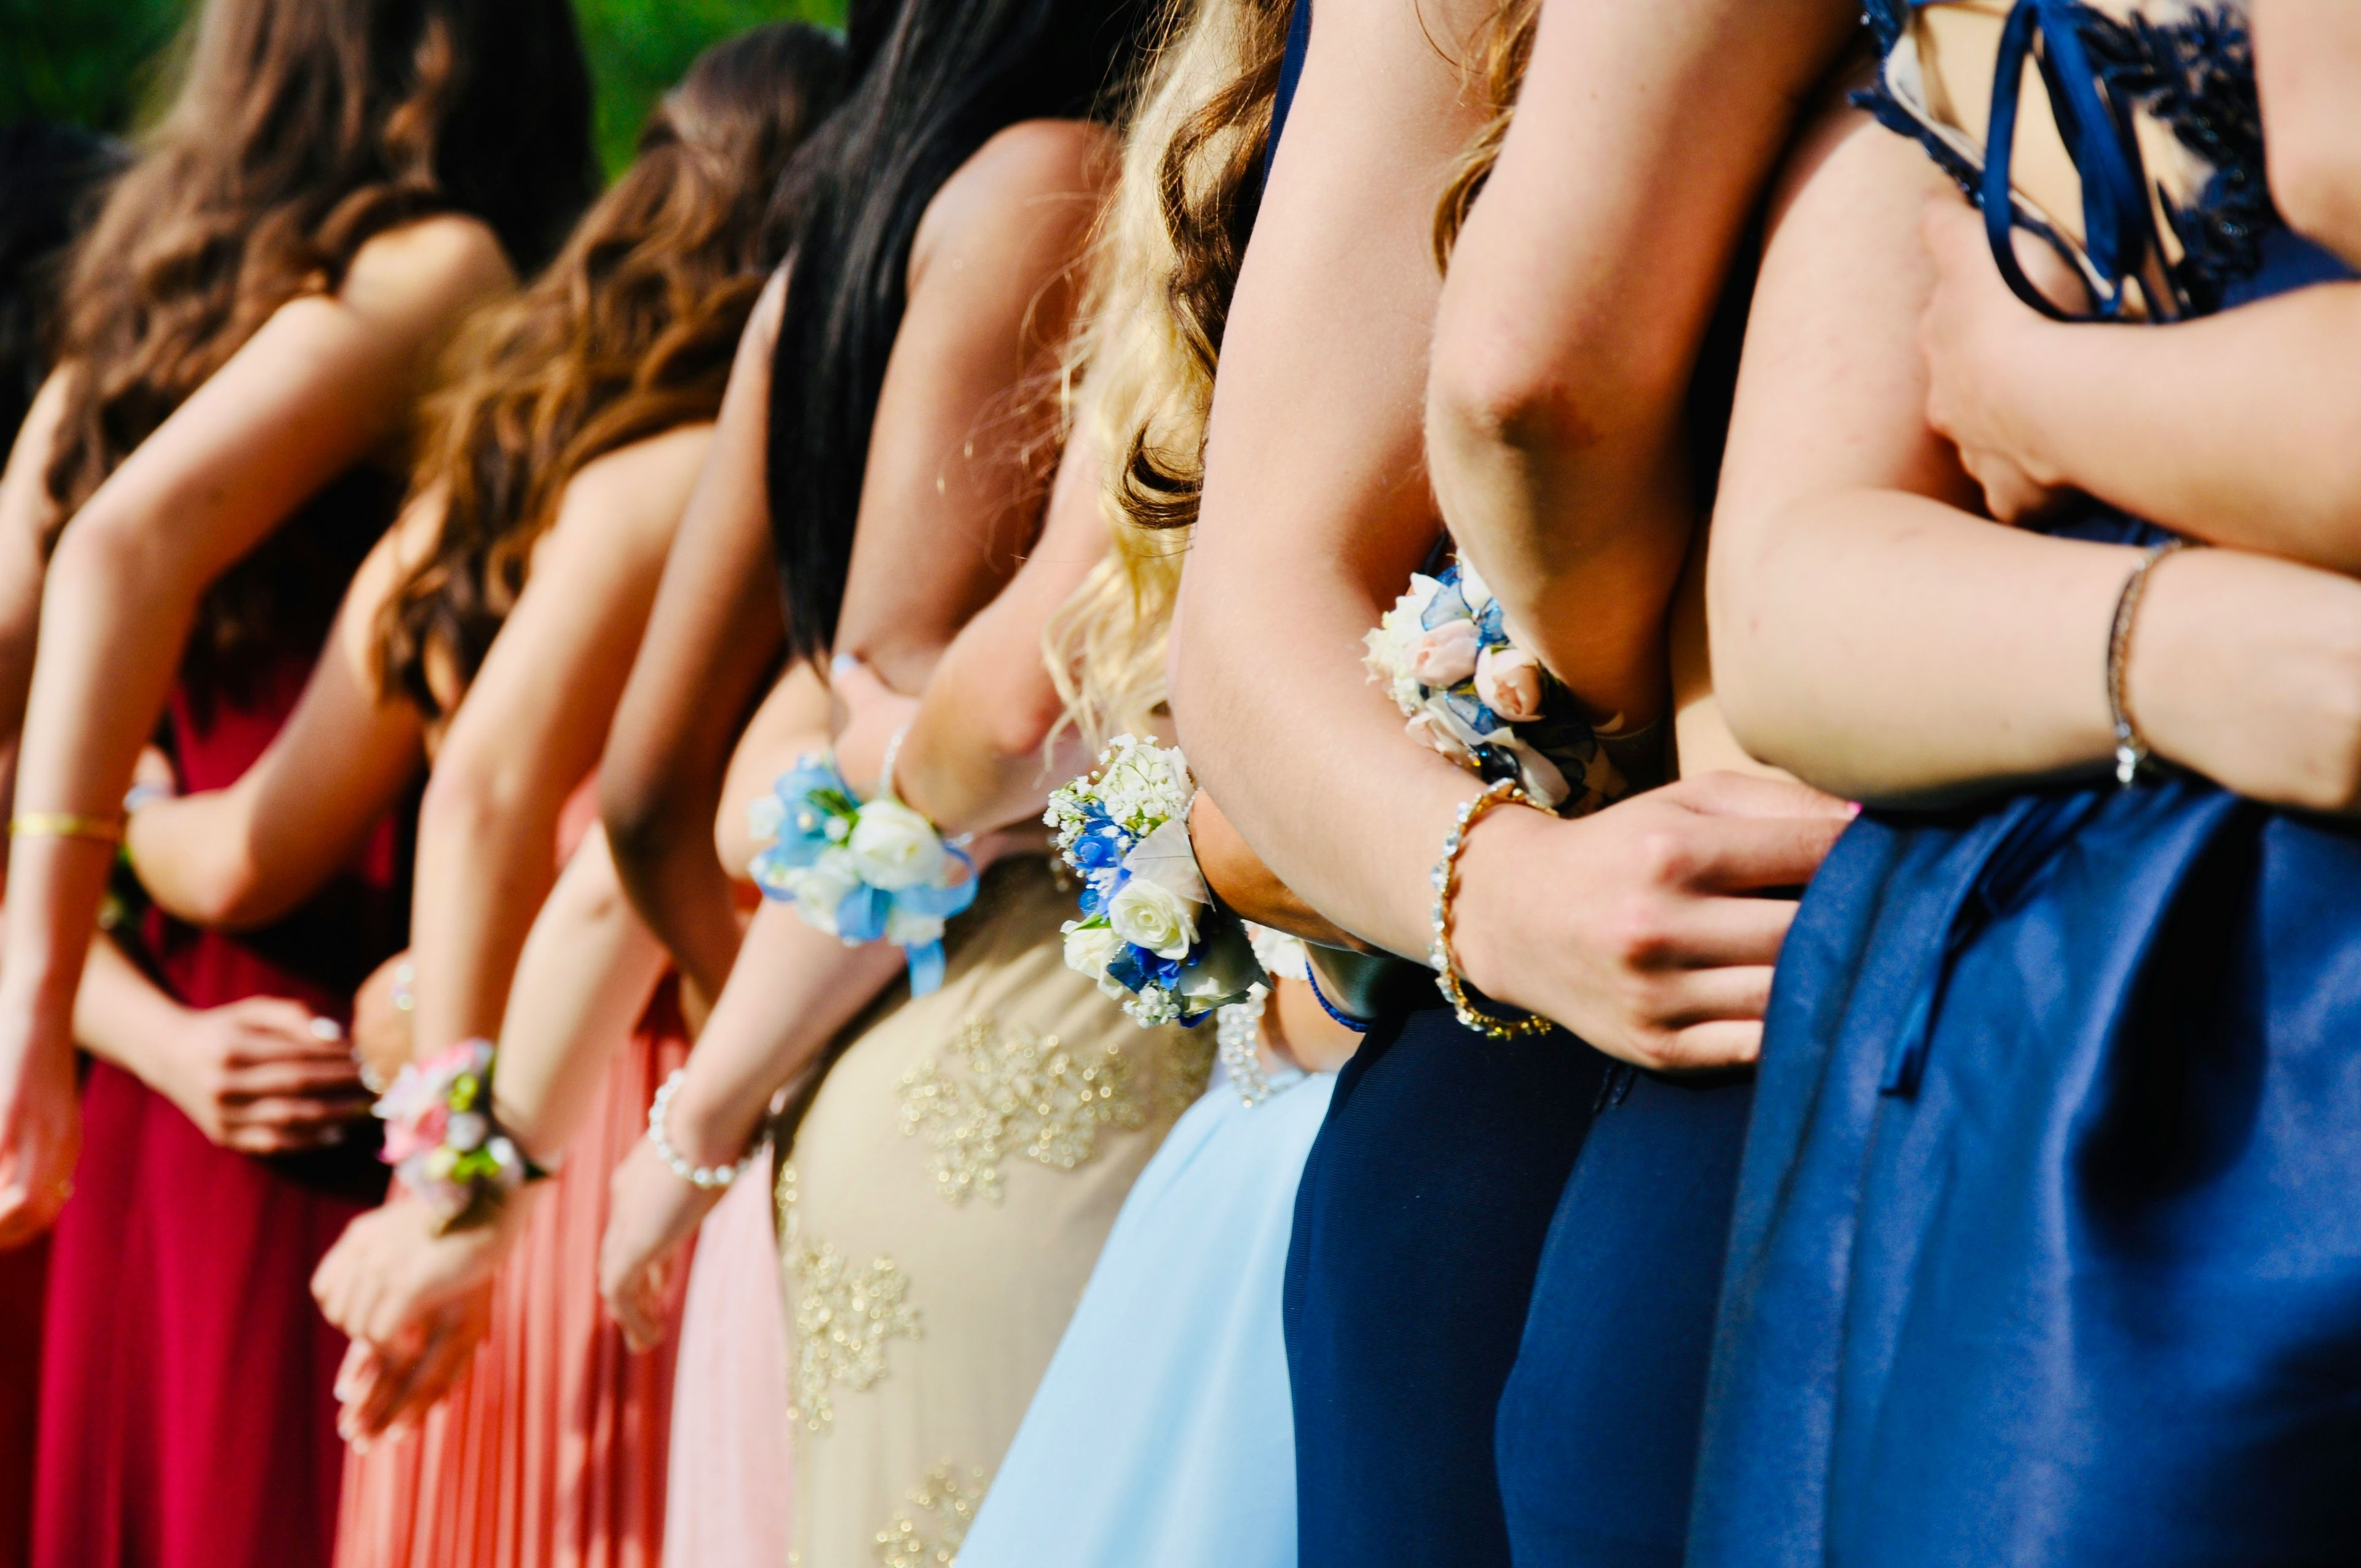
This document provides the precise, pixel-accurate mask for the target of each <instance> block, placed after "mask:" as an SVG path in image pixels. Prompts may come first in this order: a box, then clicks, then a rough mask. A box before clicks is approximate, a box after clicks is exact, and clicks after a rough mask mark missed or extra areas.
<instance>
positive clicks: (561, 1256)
mask: <svg viewBox="0 0 2361 1568" xmlns="http://www.w3.org/2000/svg"><path fill="white" fill-rule="evenodd" d="M687 1054H688V1042H687V1037H686V1031H685V1030H684V1029H683V1028H682V1026H681V1022H680V1014H679V1012H678V1009H677V1008H676V1006H675V1003H674V1001H673V992H672V987H671V986H670V985H669V984H666V985H664V986H663V987H661V988H660V989H659V990H658V992H657V993H656V997H655V1000H654V1001H653V1003H650V1005H649V1007H648V1009H647V1013H646V1015H645V1016H644V1017H643V1018H642V1021H641V1025H640V1028H639V1030H638V1032H637V1034H636V1035H635V1036H633V1038H632V1040H631V1045H630V1046H629V1047H627V1048H626V1049H625V1050H624V1051H623V1052H622V1053H621V1054H620V1056H619V1057H617V1058H616V1060H615V1062H614V1064H613V1066H611V1067H610V1068H609V1069H608V1072H607V1078H606V1083H605V1086H604V1087H603V1089H602V1090H601V1091H600V1094H599V1099H598V1106H597V1108H596V1109H595V1110H594V1111H593V1113H592V1114H591V1118H590V1121H589V1122H588V1124H587V1125H586V1126H585V1127H584V1129H583V1130H582V1132H581V1133H579V1134H578V1135H576V1137H575V1139H574V1141H573V1142H572V1143H571V1144H569V1145H568V1146H567V1147H566V1157H565V1160H564V1162H563V1164H562V1166H561V1168H560V1171H559V1174H558V1175H557V1176H555V1178H553V1179H552V1186H553V1187H554V1188H555V1190H554V1191H552V1192H550V1193H548V1194H545V1195H544V1197H543V1198H542V1200H541V1201H539V1202H538V1203H536V1204H535V1205H534V1206H533V1212H532V1214H531V1216H530V1217H529V1219H528V1220H527V1222H526V1229H525V1233H524V1234H523V1236H522V1238H521V1240H520V1242H519V1245H518V1248H517V1251H516V1253H515V1254H514V1255H512V1256H511V1257H510V1259H509V1260H508V1262H507V1263H506V1264H505V1265H503V1266H502V1267H501V1271H500V1279H499V1281H498V1283H497V1284H496V1285H495V1286H494V1288H493V1298H492V1323H491V1330H490V1332H489V1334H488V1335H487V1337H486V1339H485V1341H484V1343H483V1345H482V1346H481V1348H479V1349H478V1351H477V1353H476V1359H475V1362H474V1364H473V1365H471V1366H470V1367H469V1369H468V1371H467V1376H465V1377H464V1378H463V1379H462V1380H461V1381H460V1383H459V1386H458V1387H456V1389H454V1390H453V1391H452V1393H451V1395H450V1396H449V1397H448V1398H445V1400H444V1401H443V1402H442V1403H441V1404H440V1405H438V1406H437V1407H435V1409H434V1410H433V1411H432V1412H431V1413H430V1414H429V1415H428V1416H427V1417H426V1419H425V1420H424V1421H423V1422H422V1423H421V1424H420V1426H419V1427H418V1429H417V1430H416V1431H413V1432H412V1433H410V1434H409V1435H407V1436H404V1437H402V1438H400V1439H398V1440H396V1441H393V1442H381V1443H379V1444H377V1445H376V1446H374V1447H373V1448H371V1449H370V1450H369V1451H368V1453H363V1454H352V1455H350V1456H349V1457H348V1458H347V1459H346V1464H345V1476H344V1482H345V1485H344V1512H343V1518H342V1522H341V1526H340V1528H339V1530H338V1531H337V1537H336V1563H337V1565H338V1568H655V1565H656V1564H657V1563H660V1562H662V1561H663V1545H664V1478H665V1453H666V1436H667V1431H668V1429H669V1427H670V1424H671V1415H672V1405H673V1363H674V1357H675V1346H676V1344H677V1341H678V1335H677V1332H675V1333H674V1334H673V1335H671V1336H668V1337H667V1339H666V1340H665V1343H664V1346H663V1347H661V1348H659V1349H658V1350H656V1351H654V1352H652V1353H651V1354H646V1355H634V1354H631V1352H630V1351H629V1350H628V1349H627V1348H626V1347H625V1346H624V1343H623V1336H622V1332H621V1331H620V1330H619V1329H618V1328H616V1327H615V1325H614V1324H613V1323H612V1322H611V1321H609V1319H608V1317H607V1314H606V1310H605V1308H604V1306H603V1305H602V1303H601V1302H600V1300H599V1299H598V1241H599V1237H600V1235H601V1234H602V1233H603V1232H604V1231H605V1229H606V1224H607V1183H608V1179H609V1177H610V1176H612V1175H613V1173H614V1169H615V1168H616V1166H618V1165H620V1163H621V1162H622V1159H623V1157H624V1156H625V1155H627V1154H629V1153H630V1152H631V1146H632V1145H633V1144H635V1143H637V1142H638V1141H639V1139H640V1138H641V1137H642V1135H644V1133H645V1132H646V1130H647V1114H648V1102H649V1101H650V1100H652V1099H653V1098H654V1096H655V1091H656V1089H657V1087H658V1086H659V1085H660V1084H662V1083H663V1082H664V1079H665V1078H666V1077H667V1076H668V1075H669V1074H670V1073H671V1072H672V1070H673V1069H675V1068H676V1067H678V1066H679V1065H680V1064H681V1062H682V1061H683V1060H684V1059H685V1058H686V1056H687ZM676 1277H678V1276H676ZM684 1283H685V1280H684ZM679 1296H680V1291H679V1289H678V1288H675V1294H674V1303H673V1318H674V1324H675V1329H676V1328H677V1323H678V1315H679ZM782 1561H784V1560H782Z"/></svg>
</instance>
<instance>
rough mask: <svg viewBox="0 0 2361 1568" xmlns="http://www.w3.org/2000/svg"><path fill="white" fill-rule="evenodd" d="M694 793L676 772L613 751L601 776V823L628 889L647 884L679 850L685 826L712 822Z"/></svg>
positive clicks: (674, 769) (601, 766) (650, 761)
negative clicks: (631, 885) (635, 883)
mask: <svg viewBox="0 0 2361 1568" xmlns="http://www.w3.org/2000/svg"><path fill="white" fill-rule="evenodd" d="M695 793H696V792H694V791H692V790H690V789H689V788H687V787H686V780H684V779H683V778H682V777H681V776H680V773H679V770H678V769H676V768H672V767H667V766H664V765H663V764H662V763H661V762H654V761H652V760H649V759H643V758H640V757H635V756H618V755H617V754H616V753H615V752H614V751H612V750H610V751H609V753H608V756H607V758H606V760H605V761H604V762H602V763H601V764H600V767H599V770H598V822H599V826H600V827H601V828H604V829H605V830H606V834H607V847H608V850H609V853H611V854H612V855H613V856H614V859H615V864H616V870H617V872H618V873H619V874H620V876H621V877H622V878H623V879H624V881H625V882H626V883H629V882H632V881H635V880H636V881H641V882H644V881H645V880H646V879H647V878H648V876H649V875H650V874H651V873H652V872H653V869H654V867H655V866H656V865H657V864H658V863H659V862H661V861H663V860H664V858H665V857H666V856H667V855H668V854H669V853H670V852H671V851H672V850H674V849H675V847H677V845H678V844H679V842H680V840H681V835H682V832H683V825H684V824H693V823H700V822H704V821H707V820H708V819H709V818H710V817H712V815H713V813H712V811H711V810H710V809H709V808H703V807H700V806H698V805H697V802H696V801H694V800H693V799H692V798H691V796H692V795H694V794H695Z"/></svg>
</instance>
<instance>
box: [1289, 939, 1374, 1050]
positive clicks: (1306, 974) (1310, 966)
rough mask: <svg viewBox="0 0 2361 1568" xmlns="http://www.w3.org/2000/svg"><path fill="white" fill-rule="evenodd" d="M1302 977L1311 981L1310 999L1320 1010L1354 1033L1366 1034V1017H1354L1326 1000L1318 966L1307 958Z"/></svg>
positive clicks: (1367, 1024) (1367, 1028) (1367, 1026)
mask: <svg viewBox="0 0 2361 1568" xmlns="http://www.w3.org/2000/svg"><path fill="white" fill-rule="evenodd" d="M1303 978H1304V979H1305V980H1307V981H1311V982H1312V1001H1314V1002H1317V1003H1320V1011H1322V1012H1323V1013H1325V1014H1328V1016H1330V1017H1331V1018H1334V1019H1335V1020H1336V1022H1338V1023H1339V1024H1342V1025H1345V1027H1346V1028H1347V1029H1350V1030H1352V1031H1353V1033H1355V1034H1356V1035H1366V1034H1367V1033H1368V1032H1369V1022H1370V1021H1369V1020H1368V1019H1367V1018H1356V1017H1354V1016H1353V1015H1352V1014H1350V1013H1346V1012H1345V1011H1343V1010H1342V1009H1341V1008H1339V1007H1338V1006H1337V1005H1336V1004H1335V1003H1333V1002H1331V1001H1329V1000H1328V997H1327V994H1326V993H1325V992H1323V991H1322V990H1321V989H1320V969H1319V966H1318V965H1316V964H1314V963H1313V962H1312V960H1311V959H1308V958H1307V959H1304V960H1303Z"/></svg>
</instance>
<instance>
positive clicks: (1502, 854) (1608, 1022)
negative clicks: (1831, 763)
mask: <svg viewBox="0 0 2361 1568" xmlns="http://www.w3.org/2000/svg"><path fill="white" fill-rule="evenodd" d="M1853 816H1854V808H1853V807H1852V806H1848V805H1847V804H1845V803H1844V802H1843V801H1840V800H1838V799H1835V798H1834V797H1832V796H1829V795H1822V794H1821V793H1819V792H1818V791H1817V790H1815V789H1811V788H1809V787H1807V786H1806V785H1804V784H1795V783H1793V782H1790V781H1786V780H1780V779H1764V778H1754V777H1750V776H1748V775H1745V774H1741V773H1707V774H1704V775H1702V776H1700V777H1697V778H1694V779H1684V780H1682V781H1680V782H1679V783H1677V784H1667V785H1665V786H1664V788H1662V789H1657V790H1651V791H1648V792H1647V793H1646V794H1644V795H1635V796H1633V797H1632V798H1631V799H1630V800H1626V801H1623V802H1621V803H1620V804H1619V805H1616V806H1609V807H1608V808H1607V809H1606V810H1604V811H1601V812H1598V813H1597V814H1596V815H1594V816H1590V817H1577V818H1576V819H1574V820H1571V821H1566V820H1562V819H1560V818H1557V817H1548V816H1544V815H1543V814H1542V813H1540V812H1536V811H1528V810H1523V809H1517V808H1505V807H1504V808H1501V809H1499V810H1496V811H1494V812H1492V813H1491V814H1490V815H1488V817H1485V819H1484V820H1483V821H1482V822H1480V823H1478V824H1477V827H1476V828H1475V829H1474V830H1473V831H1472V832H1470V833H1469V834H1468V836H1467V841H1466V844H1467V847H1466V850H1464V851H1463V852H1462V853H1461V856H1460V860H1459V888H1460V891H1459V894H1458V896H1457V898H1456V900H1455V904H1454V905H1453V916H1454V920H1453V927H1452V938H1453V940H1452V946H1453V948H1454V951H1455V953H1456V955H1457V957H1458V959H1459V961H1460V972H1461V974H1462V975H1463V976H1464V977H1465V978H1466V979H1467V980H1468V981H1471V982H1472V983H1474V984H1475V985H1476V986H1477V987H1478V988H1479V989H1481V990H1482V991H1483V992H1484V993H1485V994H1486V995H1487V996H1488V997H1491V998H1493V999H1495V1000H1496V1001H1498V1002H1499V1003H1505V1004H1508V1005H1510V1006H1515V1007H1521V1008H1525V1009H1527V1010H1529V1011H1532V1012H1534V1013H1538V1014H1542V1015H1543V1016H1544V1017H1547V1018H1550V1019H1553V1020H1554V1021H1555V1022H1557V1023H1559V1024H1561V1025H1565V1027H1566V1028H1568V1029H1570V1030H1572V1031H1573V1032H1574V1033H1575V1034H1576V1035H1579V1036H1582V1038H1584V1039H1585V1040H1587V1041H1588V1042H1589V1043H1590V1044H1591V1045H1593V1046H1595V1047H1598V1049H1600V1050H1602V1051H1604V1052H1606V1053H1607V1054H1608V1055H1609V1056H1611V1057H1619V1058H1622V1059H1623V1060H1625V1061H1629V1062H1635V1063H1637V1064H1638V1065H1640V1066H1642V1067H1644V1068H1650V1069H1664V1070H1686V1069H1713V1068H1728V1067H1739V1066H1743V1065H1744V1064H1746V1063H1749V1062H1752V1061H1753V1060H1754V1059H1755V1058H1756V1057H1757V1055H1759V1054H1760V1052H1761V1050H1762V1046H1763V1009H1764V1007H1765V1005H1766V1004H1767V1003H1768V1002H1769V1000H1770V995H1771V969H1772V965H1773V962H1774V961H1775V960H1776V959H1778V956H1779V945H1780V943H1781V942H1782V941H1783V940H1784V939H1785V937H1786V934H1787V926H1788V923H1789V922H1790V921H1792V920H1793V919H1794V918H1795V900H1794V899H1792V898H1784V897H1766V896H1763V894H1766V893H1769V892H1772V891H1773V890H1784V889H1790V888H1799V887H1801V886H1802V885H1803V884H1804V883H1806V882H1808V881H1810V880H1811V877H1812V873H1813V872H1816V871H1817V870H1818V869H1819V864H1820V861H1821V860H1822V859H1824V858H1825V857H1826V856H1827V854H1828V850H1829V849H1830V848H1831V847H1832V846H1833V845H1834V844H1835V843H1836V840H1837V836H1838V835H1839V834H1840V833H1842V832H1843V831H1844V828H1845V826H1846V825H1847V824H1848V823H1849V822H1850V821H1851V820H1852V817H1853Z"/></svg>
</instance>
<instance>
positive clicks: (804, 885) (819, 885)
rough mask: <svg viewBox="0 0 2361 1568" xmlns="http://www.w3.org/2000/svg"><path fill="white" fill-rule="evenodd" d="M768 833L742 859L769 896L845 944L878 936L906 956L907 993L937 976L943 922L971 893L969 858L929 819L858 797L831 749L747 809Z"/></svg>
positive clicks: (916, 992)
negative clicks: (748, 858)
mask: <svg viewBox="0 0 2361 1568" xmlns="http://www.w3.org/2000/svg"><path fill="white" fill-rule="evenodd" d="M751 825H752V828H753V831H754V837H755V838H756V839H772V840H773V842H772V843H770V844H769V845H768V846H767V847H765V848H764V849H763V850H761V851H760V852H758V853H757V854H756V855H755V856H754V860H753V863H752V865H751V866H750V867H749V868H748V871H749V872H750V874H751V875H752V877H753V879H754V883H755V885H756V886H758V887H760V888H761V889H762V890H763V894H765V895H767V896H769V897H772V898H775V899H778V900H780V901H781V902H783V903H788V904H793V905H795V906H796V910H797V911H798V912H799V913H801V914H802V916H803V917H804V918H805V919H806V920H807V921H809V922H810V923H811V924H812V925H814V926H816V927H818V928H819V929H821V930H823V931H826V932H829V933H830V934H831V935H833V936H836V937H839V938H842V939H843V942H844V945H845V946H846V947H848V948H851V947H859V946H860V945H861V944H862V943H863V942H874V941H877V940H879V939H881V938H882V939H884V940H885V941H888V942H891V943H893V944H894V945H895V947H897V948H901V949H903V951H904V952H905V953H906V955H907V956H908V959H909V962H910V994H911V995H913V996H924V995H926V994H927V993H928V992H931V991H933V990H934V989H936V988H937V987H938V986H939V985H941V984H942V982H943V927H944V924H945V923H946V922H947V921H949V920H950V917H951V916H954V915H957V914H959V913H960V912H961V911H962V910H964V909H965V908H967V906H968V905H971V904H973V903H974V902H975V890H976V874H975V862H974V861H972V860H970V859H969V858H968V856H967V853H966V851H965V850H962V849H961V848H960V847H959V845H958V844H955V843H951V842H949V841H946V840H945V839H944V838H943V836H942V835H941V834H940V833H939V832H937V831H936V830H935V825H934V824H933V823H931V822H929V821H928V820H927V819H926V817H923V816H921V815H920V814H918V813H917V812H916V811H913V810H911V809H910V808H909V807H908V806H905V805H903V804H902V803H901V802H900V801H898V800H895V799H893V798H892V797H891V796H888V795H881V796H880V797H879V798H878V799H875V800H870V801H863V800H862V799H861V798H859V797H858V796H857V795H854V794H853V793H852V788H851V785H850V784H846V783H845V782H844V775H843V774H842V773H840V772H838V770H837V766H836V761H835V759H834V758H832V757H830V756H828V755H827V754H825V753H820V754H816V755H813V756H808V757H806V758H804V759H803V761H801V762H797V763H796V765H795V766H794V767H793V768H791V769H790V770H788V771H787V772H786V773H784V774H782V775H781V776H780V778H779V782H778V783H777V784H774V786H773V787H772V791H771V793H770V794H769V795H764V796H763V797H761V798H760V799H758V800H756V801H755V802H754V804H753V806H752V808H751Z"/></svg>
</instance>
